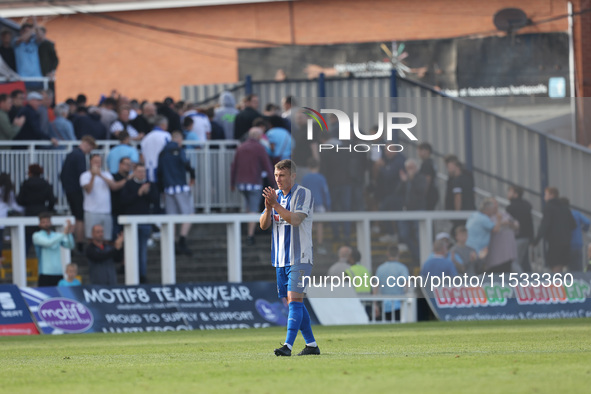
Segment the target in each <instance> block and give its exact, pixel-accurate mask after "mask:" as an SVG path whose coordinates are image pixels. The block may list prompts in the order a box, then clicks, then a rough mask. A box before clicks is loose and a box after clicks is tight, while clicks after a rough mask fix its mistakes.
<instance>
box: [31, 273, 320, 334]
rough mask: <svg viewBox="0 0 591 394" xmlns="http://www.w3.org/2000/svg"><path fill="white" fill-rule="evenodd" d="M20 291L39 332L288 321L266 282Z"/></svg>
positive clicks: (226, 326) (241, 325) (214, 326)
mask: <svg viewBox="0 0 591 394" xmlns="http://www.w3.org/2000/svg"><path fill="white" fill-rule="evenodd" d="M21 292H22V295H23V297H24V299H25V300H26V302H27V303H28V305H29V308H30V310H31V312H33V314H34V316H35V319H36V320H37V323H38V325H39V328H40V329H41V330H42V333H44V334H63V333H90V332H142V331H179V330H217V329H234V328H261V327H269V326H274V325H275V326H276V325H283V326H284V325H286V324H287V314H288V310H287V307H286V306H284V304H283V302H282V301H281V300H280V299H277V298H276V294H277V289H276V286H275V284H273V283H268V282H252V283H240V284H238V283H236V284H235V283H205V284H179V285H169V286H165V285H142V286H100V287H99V286H81V287H43V288H22V289H21ZM313 319H314V321H316V319H315V317H314V318H313Z"/></svg>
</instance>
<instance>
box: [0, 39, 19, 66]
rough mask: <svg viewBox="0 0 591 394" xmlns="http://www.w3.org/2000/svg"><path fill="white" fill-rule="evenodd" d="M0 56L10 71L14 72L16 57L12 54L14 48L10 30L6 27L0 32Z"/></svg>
mask: <svg viewBox="0 0 591 394" xmlns="http://www.w3.org/2000/svg"><path fill="white" fill-rule="evenodd" d="M0 56H2V60H4V63H6V65H7V66H8V67H10V69H11V70H12V71H14V72H16V58H15V56H14V48H13V47H12V32H11V31H10V30H8V29H4V30H2V32H1V33H0Z"/></svg>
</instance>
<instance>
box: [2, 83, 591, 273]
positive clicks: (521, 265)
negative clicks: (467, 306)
mask: <svg viewBox="0 0 591 394" xmlns="http://www.w3.org/2000/svg"><path fill="white" fill-rule="evenodd" d="M52 103H53V93H52V92H51V90H45V91H40V92H39V91H34V90H33V91H29V92H28V93H25V92H23V91H21V90H15V91H13V92H12V93H11V94H10V95H0V138H1V139H4V140H14V141H28V140H49V141H51V146H44V147H45V148H50V149H67V148H66V146H65V144H63V143H60V141H68V140H69V141H72V140H77V141H79V144H78V146H77V147H75V148H73V150H72V151H71V152H70V153H69V154H68V155H67V156H66V159H65V161H64V163H63V166H62V168H63V170H62V172H61V174H60V181H61V186H62V188H63V189H64V192H65V195H66V197H67V200H68V204H69V207H70V212H71V213H72V215H73V216H74V217H75V218H76V223H75V224H74V225H73V226H72V229H71V231H72V232H73V235H74V239H75V241H76V243H77V244H78V248H77V249H78V250H80V251H82V250H84V246H83V245H84V243H88V242H90V241H91V240H92V242H93V243H95V244H97V243H98V240H97V239H98V232H99V229H100V230H101V231H100V232H101V239H102V240H103V241H105V242H109V241H113V240H117V239H119V234H120V233H121V227H120V226H119V225H118V223H117V217H118V216H119V215H121V214H150V213H164V212H166V213H169V214H191V213H193V212H194V204H193V199H192V191H193V187H194V185H195V178H196V177H195V171H194V169H192V168H191V166H190V165H189V160H188V159H187V156H186V153H185V150H186V149H200V147H201V144H200V143H204V142H205V141H207V140H224V139H225V140H238V142H239V146H238V147H237V149H236V154H235V158H234V162H233V163H232V166H231V170H230V171H231V173H230V182H231V184H230V186H231V188H232V190H239V191H240V192H241V193H242V194H243V196H244V200H245V206H246V208H245V211H247V212H259V211H260V209H261V193H260V191H261V190H262V189H263V188H264V187H265V186H268V185H274V179H273V169H272V168H273V167H272V165H273V164H274V163H276V162H278V161H280V160H283V159H286V158H289V157H292V158H295V161H296V162H297V163H298V164H300V168H301V170H300V171H298V181H299V182H301V183H302V184H303V185H305V186H306V187H308V188H309V189H310V190H311V191H312V193H313V196H314V199H315V201H316V206H315V211H316V212H327V211H334V212H347V211H364V210H374V211H375V210H377V211H403V210H404V211H422V210H434V209H436V207H443V208H444V209H446V210H464V211H475V210H476V201H475V195H474V177H473V175H472V173H471V172H470V171H469V170H468V169H467V168H465V167H464V166H463V165H462V163H461V162H460V160H459V159H458V158H457V157H456V156H453V155H448V156H446V157H445V160H444V162H445V167H446V170H447V175H448V181H447V185H446V188H445V195H444V196H443V198H441V199H440V195H439V192H438V188H437V185H436V176H437V169H436V167H435V164H434V160H433V158H432V154H433V150H432V147H431V145H430V144H429V143H427V142H423V143H421V144H419V145H418V146H417V153H418V159H413V158H407V157H406V155H405V153H403V152H398V151H397V149H386V148H383V149H381V150H379V149H378V150H376V149H372V150H370V151H369V152H366V153H362V152H350V151H349V152H347V151H344V152H343V151H341V152H339V151H337V150H329V151H327V152H322V154H319V153H318V144H320V143H328V144H339V141H338V127H337V123H338V122H337V119H336V118H334V117H331V116H329V117H328V121H329V125H328V133H315V136H314V138H313V139H312V140H308V138H307V132H306V131H307V117H306V116H305V115H304V114H303V113H302V111H300V110H299V109H298V108H297V106H296V103H295V101H294V100H293V98H292V97H286V98H285V99H284V100H283V101H282V108H280V107H279V106H277V105H275V104H267V105H266V106H265V107H264V110H263V111H262V112H259V107H260V102H259V98H258V96H256V95H252V94H251V95H248V96H246V97H244V98H243V100H241V101H240V102H239V103H238V104H237V103H236V100H235V98H234V96H233V94H232V93H230V92H223V93H222V94H221V95H220V97H219V104H218V105H217V106H210V107H197V106H196V105H195V104H193V103H187V102H183V101H179V102H175V101H174V100H173V99H172V98H170V97H168V98H165V99H164V100H163V101H162V102H149V101H142V102H140V101H138V100H135V99H132V100H130V99H128V98H127V97H125V96H123V95H122V94H120V93H118V92H116V91H113V92H111V94H110V95H109V96H108V97H104V96H103V97H101V99H100V100H99V102H98V103H96V105H91V104H89V102H88V100H87V98H86V96H85V95H83V94H80V95H78V96H77V97H76V98H75V99H74V98H69V99H67V100H66V101H65V102H63V103H60V104H58V105H56V106H55V107H53V105H52ZM105 139H114V140H118V141H119V144H117V145H116V146H114V147H113V148H112V149H111V150H110V152H109V154H108V155H107V156H106V157H104V158H103V157H101V156H100V155H92V156H91V157H90V158H89V159H90V160H89V163H90V167H88V166H87V160H88V155H89V154H90V153H91V151H92V150H93V149H94V148H96V144H97V143H96V141H97V140H99V141H100V140H105ZM187 142H189V144H190V145H189V146H188V147H185V146H184V145H186V144H187ZM383 142H384V143H386V144H388V142H387V141H383ZM3 148H4V149H10V148H12V149H19V148H21V147H19V146H18V144H16V143H15V144H14V145H13V146H4V147H3ZM103 163H105V164H106V166H103ZM42 173H43V169H42V168H41V167H40V166H39V165H37V164H34V165H32V166H31V167H30V168H29V179H28V180H27V181H26V184H23V185H22V186H21V189H20V193H19V196H18V198H17V199H16V200H15V201H14V202H11V200H10V199H8V200H5V204H4V205H6V206H10V204H13V203H14V204H15V205H14V206H15V207H16V206H17V205H16V203H17V202H18V203H19V204H21V205H22V206H24V207H25V211H24V212H25V214H27V215H31V216H34V215H38V214H39V213H40V212H45V211H51V210H52V208H53V206H54V204H55V197H54V196H53V193H52V192H51V185H50V184H49V183H48V182H47V181H46V180H45V179H43V178H42ZM198 186H199V185H198ZM201 186H202V187H208V185H201ZM1 190H14V187H13V186H12V185H4V186H2V185H0V191H1ZM550 192H551V194H552V193H554V194H552V195H555V197H553V198H548V199H547V201H548V204H547V206H546V208H545V210H544V221H543V222H542V227H541V228H540V231H539V232H538V236H537V237H534V229H533V222H532V218H531V205H530V204H529V203H528V202H527V201H525V200H524V199H523V190H521V189H520V188H519V187H517V186H512V187H511V188H510V189H509V191H508V196H507V197H508V198H509V200H510V201H511V203H510V205H509V206H508V207H507V209H506V210H499V207H498V203H497V202H496V200H494V199H487V200H485V201H484V202H483V204H482V205H481V207H480V209H479V210H478V211H476V212H474V214H473V215H472V217H471V218H470V219H469V220H468V221H467V222H465V221H454V222H453V223H452V224H453V226H452V229H451V233H452V234H453V237H454V239H455V240H456V243H455V246H453V247H452V245H451V242H450V243H448V244H446V245H445V248H446V250H445V255H446V256H447V257H445V258H448V259H449V260H450V261H451V262H452V263H453V266H454V269H455V270H456V272H458V273H463V272H467V273H479V272H482V271H484V270H487V271H496V272H508V271H515V270H518V271H523V272H529V271H531V264H530V261H529V253H528V249H529V246H530V244H535V243H536V242H537V241H539V239H541V238H544V239H545V240H546V241H548V242H549V244H550V245H551V246H550V249H549V254H548V261H549V263H550V266H552V267H554V264H553V263H552V261H553V259H554V260H556V258H555V256H558V255H560V256H566V255H568V254H569V253H568V251H572V253H571V254H572V255H573V258H572V261H571V260H568V261H569V262H568V264H566V263H565V264H564V265H565V266H566V265H568V268H569V269H571V270H577V269H578V270H581V269H582V266H581V263H582V255H581V254H580V250H581V249H582V233H581V231H587V229H588V226H589V224H588V221H587V219H586V218H585V217H584V216H583V215H582V214H581V213H580V212H577V213H575V212H573V213H572V214H571V219H572V221H571V220H570V219H568V220H564V221H563V222H564V223H563V222H560V220H561V219H557V218H556V217H559V218H564V217H566V213H565V212H566V210H567V209H565V208H564V207H568V203H567V202H565V201H564V200H559V199H558V197H557V196H558V191H557V190H554V189H553V190H551V191H550ZM440 200H441V201H440ZM554 200H556V201H554ZM558 206H560V207H562V208H560V209H558V208H556V207H558ZM557 212H558V213H557ZM560 212H562V213H560ZM569 212H570V211H569ZM1 213H2V212H0V214H1ZM557 220H558V222H560V223H562V224H560V226H562V227H561V229H562V230H563V231H561V232H560V233H561V234H560V235H561V236H562V238H565V240H562V239H561V242H560V245H559V246H556V242H557V241H556V237H555V236H554V235H552V234H553V233H552V231H555V230H553V229H555V228H556V226H557V225H556V223H558V222H556V221H557ZM566 222H568V223H566ZM572 223H575V224H576V226H575V225H572ZM330 228H331V237H330V240H331V241H332V243H333V245H334V244H335V243H346V244H348V243H350V242H351V232H352V231H351V228H352V223H349V222H338V223H331V225H330ZM189 229H190V225H189V224H184V225H182V226H181V228H180V229H179V231H178V232H177V243H176V251H177V253H181V254H185V255H187V256H190V255H191V254H192V251H191V250H190V247H189V246H188V245H187V240H186V237H187V235H188V232H189ZM154 230H157V229H156V228H153V227H152V226H148V225H145V226H140V228H139V238H138V239H139V242H138V243H139V245H138V248H139V249H138V253H139V256H140V278H141V281H142V282H145V281H146V280H147V278H146V275H147V274H146V260H147V257H146V253H147V252H146V251H147V244H148V242H149V238H150V235H151V233H152V231H154ZM95 231H96V232H97V234H95ZM372 231H376V232H378V233H380V234H381V235H382V236H381V238H380V240H381V241H384V242H393V241H396V242H397V243H398V244H404V245H405V247H406V248H407V249H408V252H409V256H410V266H411V267H418V266H419V265H421V264H420V263H421V262H420V261H419V259H420V256H419V236H418V223H417V222H416V221H398V222H395V223H389V222H385V223H383V226H382V228H378V229H375V228H374V229H372ZM254 232H255V226H254V225H253V226H249V227H248V231H247V238H246V244H247V245H254V244H255V237H254ZM570 232H572V233H573V235H572V241H571V237H567V236H566V235H569V234H570ZM324 233H325V231H324V228H323V227H322V226H321V225H320V223H318V224H317V227H316V229H315V234H316V236H317V239H316V243H315V249H316V251H317V252H320V253H322V254H325V253H327V252H328V251H329V250H331V249H332V248H331V245H330V244H328V243H327V242H326V237H325V234H324ZM575 233H576V234H575ZM565 234H566V235H565ZM577 234H578V235H577ZM31 236H32V233H27V238H28V239H30V238H31ZM95 238H96V239H95ZM447 238H448V239H449V238H451V236H448V237H447ZM566 238H569V239H568V241H569V242H566ZM574 238H577V240H575V239H574ZM437 241H439V240H437ZM30 243H31V241H29V242H28V244H29V245H30ZM441 243H442V242H439V243H438V245H439V244H441ZM443 243H445V242H443ZM552 243H554V244H552ZM438 248H439V249H441V245H439V246H438ZM566 249H568V251H567V254H563V252H564V250H566ZM577 250H578V253H579V254H577ZM341 252H343V253H344V251H343V250H340V251H339V254H341ZM440 252H441V250H438V251H437V253H440ZM116 255H117V253H114V254H113V256H115V257H116ZM113 256H112V257H113ZM553 256H554V257H553ZM560 261H564V259H561V260H560ZM576 261H578V263H576ZM430 264H431V263H430ZM562 268H564V267H560V268H557V269H562Z"/></svg>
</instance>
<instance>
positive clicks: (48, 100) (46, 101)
mask: <svg viewBox="0 0 591 394" xmlns="http://www.w3.org/2000/svg"><path fill="white" fill-rule="evenodd" d="M41 96H42V97H43V99H42V100H41V104H40V105H39V108H37V112H38V113H39V123H40V124H41V131H43V133H44V134H45V135H47V136H50V137H54V138H55V137H56V135H55V133H54V132H53V129H52V128H51V121H52V120H53V119H54V117H55V115H54V113H53V109H52V108H51V106H52V105H53V91H51V90H49V89H48V90H43V91H42V92H41Z"/></svg>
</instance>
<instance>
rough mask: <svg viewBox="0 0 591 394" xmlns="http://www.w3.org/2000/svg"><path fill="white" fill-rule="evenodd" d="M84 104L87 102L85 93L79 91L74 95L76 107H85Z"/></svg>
mask: <svg viewBox="0 0 591 394" xmlns="http://www.w3.org/2000/svg"><path fill="white" fill-rule="evenodd" d="M86 104H88V98H87V97H86V95H85V94H83V93H80V94H79V95H78V96H76V108H78V107H86Z"/></svg>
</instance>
